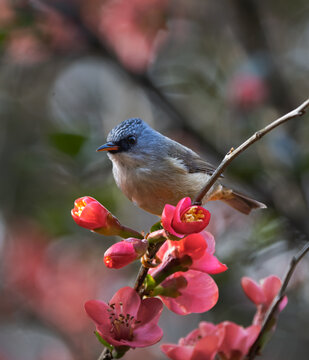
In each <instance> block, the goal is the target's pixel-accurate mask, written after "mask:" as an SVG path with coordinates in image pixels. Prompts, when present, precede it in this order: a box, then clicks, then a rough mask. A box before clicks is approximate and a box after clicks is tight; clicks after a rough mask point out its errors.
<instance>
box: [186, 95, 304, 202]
mask: <svg viewBox="0 0 309 360" xmlns="http://www.w3.org/2000/svg"><path fill="white" fill-rule="evenodd" d="M308 106H309V99H307V100H306V101H305V102H303V103H302V104H301V105H300V106H298V107H297V108H296V109H294V110H293V111H291V112H289V113H287V114H285V115H284V116H282V117H280V118H279V119H277V120H275V121H273V122H272V123H270V124H269V125H267V126H265V127H264V128H263V129H261V130H259V131H257V132H255V133H254V134H253V135H252V136H251V137H250V138H249V139H247V140H246V141H245V142H244V143H242V144H241V145H240V146H238V148H237V149H233V148H232V149H231V150H230V151H229V152H228V153H227V154H226V155H225V157H224V159H223V160H222V162H221V163H220V165H219V166H218V167H217V169H216V170H215V171H214V173H213V174H212V175H211V177H210V178H209V179H208V181H207V182H206V184H205V186H204V187H203V189H202V190H201V191H200V192H199V194H198V195H197V196H196V198H195V199H194V201H193V203H194V204H201V202H202V199H203V198H204V196H205V195H206V194H207V192H208V191H209V190H210V189H211V187H212V186H213V185H214V183H215V182H216V181H217V179H218V178H219V177H220V175H221V174H222V173H223V171H224V170H225V169H226V168H227V166H228V165H229V164H230V163H231V162H232V161H233V160H234V159H235V158H236V157H237V156H238V155H239V154H240V153H242V152H243V151H245V150H246V149H247V148H248V147H249V146H251V145H252V144H254V143H255V142H256V141H258V140H260V139H261V138H262V137H263V136H264V135H266V134H267V133H269V132H270V131H271V130H273V129H274V128H276V127H277V126H279V125H281V124H283V123H284V122H286V121H287V120H290V119H292V118H295V117H297V116H301V115H303V114H304V113H305V109H306V108H307V107H308Z"/></svg>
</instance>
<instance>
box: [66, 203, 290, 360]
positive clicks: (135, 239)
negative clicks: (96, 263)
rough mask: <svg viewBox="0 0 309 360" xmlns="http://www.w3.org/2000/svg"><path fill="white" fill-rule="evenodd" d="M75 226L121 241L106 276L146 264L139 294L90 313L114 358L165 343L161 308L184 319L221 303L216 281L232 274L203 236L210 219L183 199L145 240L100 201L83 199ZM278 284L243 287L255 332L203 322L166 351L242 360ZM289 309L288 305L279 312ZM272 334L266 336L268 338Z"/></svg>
mask: <svg viewBox="0 0 309 360" xmlns="http://www.w3.org/2000/svg"><path fill="white" fill-rule="evenodd" d="M72 216H73V219H74V220H75V222H76V223H77V224H78V225H80V226H82V227H84V228H87V229H89V230H91V231H95V232H97V233H99V234H103V235H118V236H120V237H122V240H121V241H119V242H116V243H115V244H113V245H112V246H110V247H109V248H108V249H107V250H106V251H105V254H104V258H103V261H104V264H105V265H106V267H107V268H112V269H120V268H122V267H124V266H127V265H128V264H130V263H132V262H134V261H136V260H138V259H141V260H142V264H143V267H142V271H141V272H140V274H139V276H138V279H137V282H136V284H137V285H136V286H135V289H133V288H131V287H124V288H122V289H120V290H118V291H117V292H116V294H115V295H114V296H113V297H112V299H111V300H110V302H109V303H105V302H103V301H99V300H90V301H87V302H86V304H85V310H86V312H87V314H88V315H89V317H90V318H91V319H92V320H93V321H94V322H95V325H96V335H97V337H98V339H99V340H100V341H101V342H102V343H103V344H104V345H105V346H106V347H107V348H108V349H109V351H110V353H111V355H112V357H114V358H120V357H122V356H123V355H124V353H125V352H126V351H128V350H129V349H130V348H136V347H146V346H150V345H152V344H155V343H157V342H158V341H160V340H161V338H162V335H163V332H162V330H161V329H160V327H159V326H158V320H159V317H160V314H161V312H162V308H163V304H165V305H166V307H167V308H168V309H170V310H171V311H173V312H175V313H177V314H179V315H188V314H191V313H202V312H205V311H208V310H210V309H211V308H212V307H213V306H215V304H216V303H217V301H218V296H219V291H218V286H217V284H216V282H215V281H214V280H213V278H212V277H211V275H215V274H219V273H222V272H224V271H226V270H227V266H226V265H224V264H223V263H221V262H220V261H219V260H218V258H217V257H216V256H215V239H214V237H213V235H212V234H211V233H209V232H208V231H206V230H205V228H206V227H207V225H208V224H209V221H210V213H209V212H208V211H207V210H206V209H204V208H203V207H201V206H197V205H192V204H191V200H190V198H183V199H181V200H180V201H179V203H178V204H177V205H176V206H172V205H169V204H167V205H165V207H164V209H163V212H162V216H161V221H160V222H159V223H157V224H155V225H154V226H153V227H152V228H151V230H150V233H148V234H147V235H144V233H139V232H137V231H135V230H133V229H130V228H128V227H126V226H124V225H122V224H121V223H120V221H119V220H118V219H117V218H116V217H115V216H114V215H112V214H111V213H110V212H109V211H108V210H107V209H106V208H105V207H104V206H103V205H102V204H100V203H99V202H98V201H97V200H95V199H93V198H91V197H89V196H85V197H82V198H79V199H77V200H76V201H75V206H74V209H73V210H72ZM280 286H281V281H280V279H279V278H277V277H275V276H271V277H269V278H266V279H264V280H263V281H262V282H261V285H258V284H257V283H255V282H254V281H253V280H252V279H250V278H243V279H242V287H243V289H244V292H245V294H246V295H247V296H248V297H249V299H250V300H251V301H253V303H254V304H255V305H256V306H257V312H256V315H255V317H254V319H253V323H252V325H251V326H249V327H247V328H243V327H242V326H240V325H237V324H235V323H232V322H229V321H224V322H222V323H220V324H218V325H214V324H211V323H208V322H201V323H200V325H199V328H198V329H196V330H193V331H192V332H191V333H190V334H189V335H188V336H187V337H185V338H182V339H180V341H179V343H178V344H177V345H176V344H164V345H162V347H161V348H162V351H163V352H164V353H165V354H166V355H167V356H168V357H169V358H171V359H174V360H182V359H188V360H198V359H203V360H208V359H209V360H213V359H221V360H223V359H224V360H236V359H237V360H242V359H244V357H245V356H246V355H247V353H248V351H249V349H250V347H251V346H252V344H253V343H254V342H255V340H256V338H257V336H258V334H259V332H260V330H261V326H262V323H263V321H264V319H265V314H266V313H267V311H268V309H269V307H270V305H271V303H272V301H273V299H274V298H275V296H276V295H277V293H278V291H279V289H280ZM286 303H287V299H286V298H284V299H283V300H282V302H281V304H280V308H279V310H280V311H281V310H282V309H283V308H284V306H285V305H286ZM274 327H275V323H274V322H272V327H271V328H270V329H268V332H269V333H271V332H272V331H273V329H274Z"/></svg>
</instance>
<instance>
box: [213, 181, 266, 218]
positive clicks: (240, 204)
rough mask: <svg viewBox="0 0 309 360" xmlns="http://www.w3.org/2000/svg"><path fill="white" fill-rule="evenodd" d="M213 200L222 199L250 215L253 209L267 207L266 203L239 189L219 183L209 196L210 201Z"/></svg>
mask: <svg viewBox="0 0 309 360" xmlns="http://www.w3.org/2000/svg"><path fill="white" fill-rule="evenodd" d="M213 200H221V201H223V202H225V203H226V204H227V205H229V206H231V207H232V208H234V209H236V210H238V211H240V212H241V213H243V214H246V215H248V214H249V213H250V212H251V210H253V209H265V208H267V206H266V205H265V204H263V203H261V202H259V201H257V200H254V199H251V198H250V197H248V196H246V195H244V194H242V193H240V192H238V191H235V190H232V189H228V188H226V187H224V186H222V185H218V186H217V187H216V188H215V190H214V191H213V193H212V194H211V195H210V197H209V198H208V201H213Z"/></svg>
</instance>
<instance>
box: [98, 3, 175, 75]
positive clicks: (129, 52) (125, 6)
mask: <svg viewBox="0 0 309 360" xmlns="http://www.w3.org/2000/svg"><path fill="white" fill-rule="evenodd" d="M167 4H168V2H167V0H147V1H144V0H131V1H126V0H108V1H105V3H104V4H103V6H102V11H101V13H100V16H101V18H100V19H99V22H100V27H99V31H100V32H101V34H102V36H103V37H104V38H105V39H106V40H107V42H108V43H109V45H110V46H111V47H112V48H113V50H114V51H115V53H116V54H117V56H118V57H119V59H120V61H121V62H122V63H123V64H124V65H125V66H126V67H128V68H129V69H131V70H132V71H135V72H143V71H145V70H146V68H147V66H148V65H149V63H150V62H151V61H152V60H153V58H154V56H155V53H156V50H157V48H158V46H159V45H160V44H161V43H162V42H163V41H164V39H165V33H164V32H163V31H162V30H163V29H164V28H165V24H166V15H165V13H166V8H167ZM160 30H161V31H160Z"/></svg>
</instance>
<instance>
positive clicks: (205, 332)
mask: <svg viewBox="0 0 309 360" xmlns="http://www.w3.org/2000/svg"><path fill="white" fill-rule="evenodd" d="M259 331H260V327H259V326H258V325H251V326H249V327H247V328H243V327H242V326H239V325H237V324H235V323H233V322H230V321H224V322H222V323H220V324H218V325H214V324H212V323H209V322H205V321H202V322H201V323H200V324H199V327H198V329H195V330H193V331H191V332H190V333H189V334H188V335H187V336H186V337H185V338H181V339H180V340H179V342H178V344H177V345H175V344H164V345H162V346H161V350H162V351H163V352H164V353H165V354H166V355H167V356H168V357H169V358H170V359H173V360H182V359H187V360H198V359H203V360H213V359H215V358H216V357H217V358H218V359H222V360H223V359H224V360H233V359H235V360H236V359H237V360H241V359H243V358H244V356H245V355H246V354H247V352H248V350H249V348H250V346H251V345H252V344H253V343H254V341H255V339H256V337H257V335H258V333H259Z"/></svg>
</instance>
